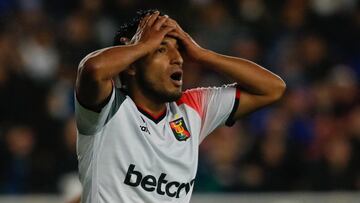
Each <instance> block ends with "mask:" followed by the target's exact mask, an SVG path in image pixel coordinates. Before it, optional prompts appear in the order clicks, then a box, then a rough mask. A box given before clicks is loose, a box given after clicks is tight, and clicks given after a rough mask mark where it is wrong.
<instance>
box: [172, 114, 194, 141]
mask: <svg viewBox="0 0 360 203" xmlns="http://www.w3.org/2000/svg"><path fill="white" fill-rule="evenodd" d="M169 123H170V127H171V130H172V131H173V133H174V135H175V138H176V139H177V140H179V141H186V140H187V139H189V138H190V132H189V131H188V129H187V127H186V125H185V122H184V119H183V118H182V117H181V118H179V119H176V120H173V121H171V122H169Z"/></svg>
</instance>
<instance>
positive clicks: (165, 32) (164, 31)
mask: <svg viewBox="0 0 360 203" xmlns="http://www.w3.org/2000/svg"><path fill="white" fill-rule="evenodd" d="M174 30H175V27H173V26H168V27H165V28H164V29H163V30H162V31H161V32H162V33H163V34H164V36H165V35H167V34H168V33H170V32H171V31H174Z"/></svg>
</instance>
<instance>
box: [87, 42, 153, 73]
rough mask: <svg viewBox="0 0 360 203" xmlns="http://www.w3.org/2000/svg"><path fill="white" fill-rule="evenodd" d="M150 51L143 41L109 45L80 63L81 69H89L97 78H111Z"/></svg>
mask: <svg viewBox="0 0 360 203" xmlns="http://www.w3.org/2000/svg"><path fill="white" fill-rule="evenodd" d="M147 53H148V50H147V48H146V46H145V45H144V44H142V43H138V44H135V45H124V46H116V47H109V48H105V49H102V50H99V51H96V52H94V53H92V54H90V55H89V56H87V57H86V58H85V59H84V60H83V61H82V62H81V63H80V71H87V72H89V73H91V76H92V77H94V78H95V79H96V80H105V79H111V78H113V77H115V76H117V75H118V74H119V73H120V72H122V71H124V70H125V69H127V68H128V67H129V66H130V65H131V64H132V63H134V62H135V61H136V60H138V59H139V58H141V57H143V56H145V55H146V54H147Z"/></svg>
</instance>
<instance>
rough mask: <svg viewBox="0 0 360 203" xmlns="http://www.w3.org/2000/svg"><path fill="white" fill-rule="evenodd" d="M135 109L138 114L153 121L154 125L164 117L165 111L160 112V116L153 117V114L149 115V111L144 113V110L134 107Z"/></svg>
mask: <svg viewBox="0 0 360 203" xmlns="http://www.w3.org/2000/svg"><path fill="white" fill-rule="evenodd" d="M136 107H137V109H138V110H139V111H140V113H142V114H143V115H145V116H146V117H148V118H149V119H150V120H152V121H154V123H156V124H158V123H159V122H160V121H161V120H162V119H163V118H165V116H166V109H165V110H164V111H163V112H161V113H160V114H158V115H154V114H152V113H150V112H149V111H146V110H145V109H143V108H141V107H140V106H138V105H136Z"/></svg>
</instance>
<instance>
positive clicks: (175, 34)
mask: <svg viewBox="0 0 360 203" xmlns="http://www.w3.org/2000/svg"><path fill="white" fill-rule="evenodd" d="M166 35H167V36H171V37H174V38H178V39H179V38H180V34H179V33H178V32H176V31H174V30H171V31H170V32H168V33H166Z"/></svg>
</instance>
